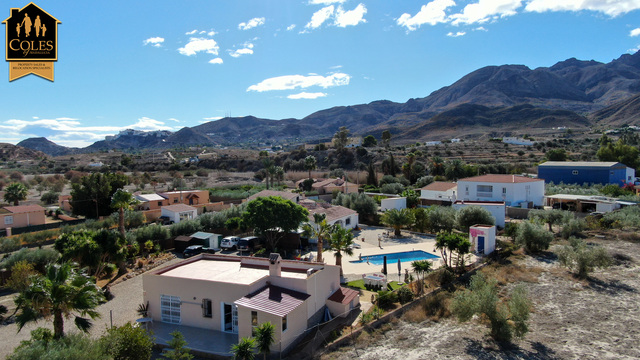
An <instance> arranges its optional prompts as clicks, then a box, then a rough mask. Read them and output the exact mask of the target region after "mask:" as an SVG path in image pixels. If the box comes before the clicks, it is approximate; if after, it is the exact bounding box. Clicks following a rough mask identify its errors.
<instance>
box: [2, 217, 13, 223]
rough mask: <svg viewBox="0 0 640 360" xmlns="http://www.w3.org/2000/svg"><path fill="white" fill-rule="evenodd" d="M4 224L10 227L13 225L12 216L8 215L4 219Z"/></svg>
mask: <svg viewBox="0 0 640 360" xmlns="http://www.w3.org/2000/svg"><path fill="white" fill-rule="evenodd" d="M4 224H5V225H11V224H13V215H8V216H5V217H4Z"/></svg>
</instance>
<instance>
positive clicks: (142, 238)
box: [133, 224, 171, 244]
mask: <svg viewBox="0 0 640 360" xmlns="http://www.w3.org/2000/svg"><path fill="white" fill-rule="evenodd" d="M133 234H134V239H135V241H136V242H137V243H139V244H144V243H145V242H147V241H149V240H151V241H153V242H154V243H158V242H159V241H161V240H166V239H168V238H169V237H170V236H171V234H170V232H169V230H168V229H167V228H166V227H164V226H162V225H159V224H154V225H147V226H144V227H141V228H139V229H136V230H135V231H134V232H133Z"/></svg>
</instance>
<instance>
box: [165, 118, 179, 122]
mask: <svg viewBox="0 0 640 360" xmlns="http://www.w3.org/2000/svg"><path fill="white" fill-rule="evenodd" d="M167 120H169V121H175V122H180V120H178V119H176V118H168V119H167Z"/></svg>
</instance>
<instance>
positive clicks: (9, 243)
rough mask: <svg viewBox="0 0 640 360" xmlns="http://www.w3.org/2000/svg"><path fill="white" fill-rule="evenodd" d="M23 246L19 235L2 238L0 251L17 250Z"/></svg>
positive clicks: (0, 239)
mask: <svg viewBox="0 0 640 360" xmlns="http://www.w3.org/2000/svg"><path fill="white" fill-rule="evenodd" d="M21 246H22V245H21V243H20V238H18V237H10V238H0V253H6V252H12V251H16V250H18V249H20V247H21Z"/></svg>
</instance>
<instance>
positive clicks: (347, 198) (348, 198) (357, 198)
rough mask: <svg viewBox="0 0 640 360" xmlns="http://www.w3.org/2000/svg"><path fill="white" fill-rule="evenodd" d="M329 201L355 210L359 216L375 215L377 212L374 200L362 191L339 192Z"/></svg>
mask: <svg viewBox="0 0 640 360" xmlns="http://www.w3.org/2000/svg"><path fill="white" fill-rule="evenodd" d="M331 203H332V204H333V205H340V206H344V207H346V208H349V209H351V210H355V211H357V212H358V214H359V215H360V216H366V215H375V214H376V213H377V212H378V204H376V201H375V200H374V199H373V198H371V197H369V196H367V195H365V194H363V193H351V194H348V195H345V194H342V193H340V194H338V196H337V197H336V198H335V199H334V200H333V201H332V202H331Z"/></svg>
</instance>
